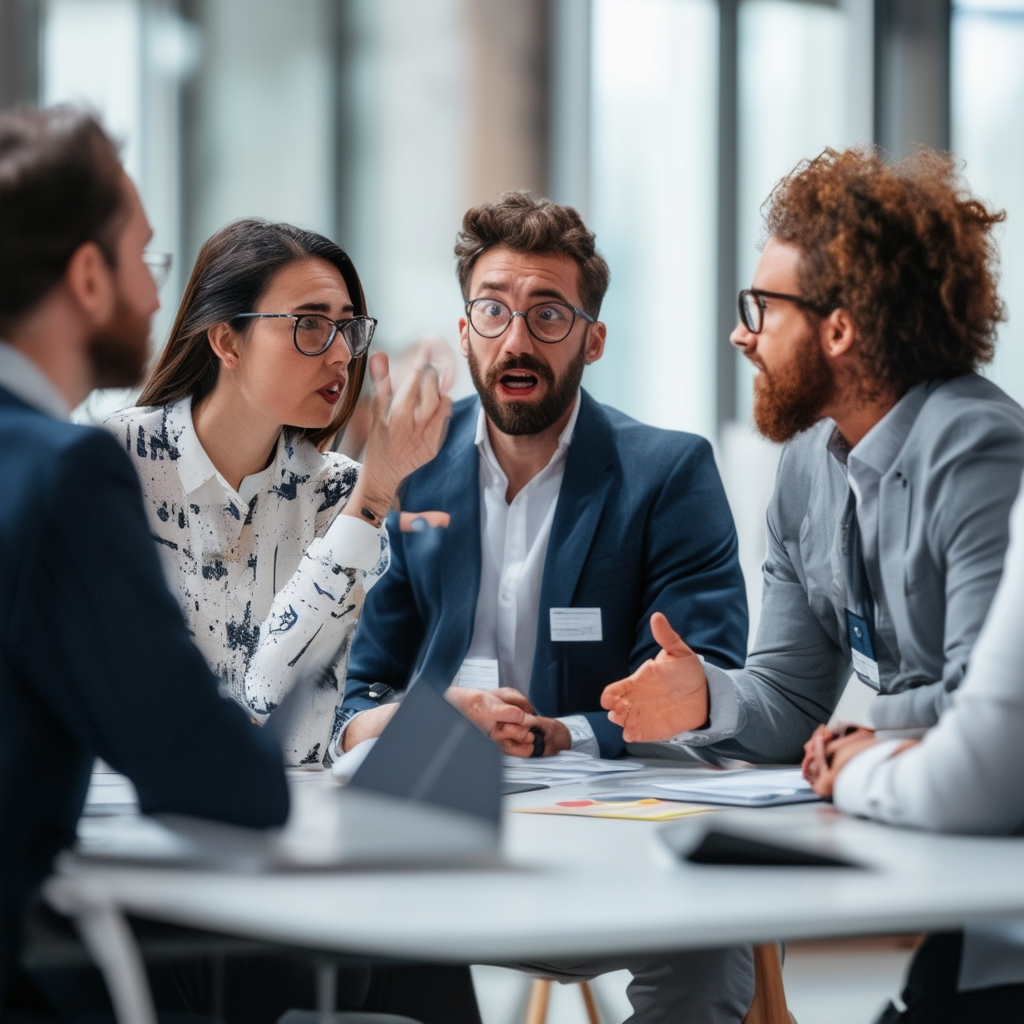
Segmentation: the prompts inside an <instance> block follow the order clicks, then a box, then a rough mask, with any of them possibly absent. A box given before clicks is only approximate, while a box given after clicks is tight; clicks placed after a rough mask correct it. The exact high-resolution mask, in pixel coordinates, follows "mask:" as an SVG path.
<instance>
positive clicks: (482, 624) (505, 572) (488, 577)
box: [466, 393, 599, 757]
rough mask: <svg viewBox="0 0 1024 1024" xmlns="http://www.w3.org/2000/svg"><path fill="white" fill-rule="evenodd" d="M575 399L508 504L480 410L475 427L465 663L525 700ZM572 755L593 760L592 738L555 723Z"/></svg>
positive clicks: (584, 724) (582, 720)
mask: <svg viewBox="0 0 1024 1024" xmlns="http://www.w3.org/2000/svg"><path fill="white" fill-rule="evenodd" d="M579 411H580V396H579V394H578V393H577V395H576V403H575V405H574V406H573V410H572V414H571V415H570V416H569V422H568V423H567V424H566V425H565V429H564V430H563V431H562V433H561V434H559V436H558V447H557V448H556V449H555V453H554V455H552V456H551V461H550V462H548V464H547V465H546V466H545V467H544V468H543V469H542V470H541V471H540V472H539V473H538V474H537V475H536V476H535V477H534V478H533V479H532V480H531V481H530V482H529V483H528V484H527V485H526V486H525V487H524V488H523V489H522V490H521V491H520V492H519V493H518V494H517V495H516V496H515V497H514V498H513V499H512V501H511V502H509V501H507V500H506V497H505V496H506V494H507V492H508V477H507V476H505V472H504V470H502V468H501V466H499V465H498V460H497V457H496V456H495V454H494V449H493V448H492V447H491V441H490V437H489V436H488V433H487V417H486V416H485V414H484V411H483V409H482V408H481V410H480V414H479V418H478V419H477V427H476V442H475V443H476V449H477V453H478V461H479V466H480V477H479V479H480V555H481V558H480V591H479V594H478V595H477V601H476V615H475V617H474V619H473V636H472V639H471V640H470V642H469V651H468V652H467V654H466V657H467V658H483V659H487V660H489V661H490V660H496V661H497V663H498V682H499V685H501V686H512V687H515V689H517V690H519V692H520V693H523V694H526V695H529V692H530V676H531V674H532V672H533V655H534V650H535V649H536V646H537V618H538V613H539V606H540V588H541V582H542V580H543V578H544V560H545V557H546V556H547V550H548V538H549V537H550V536H551V524H552V522H553V521H554V518H555V507H556V505H557V504H558V492H559V491H560V490H561V487H562V478H563V477H564V476H565V460H566V456H567V454H568V451H569V445H570V444H571V442H572V435H573V431H574V430H575V429H576V418H577V417H578V416H579ZM560 721H561V722H563V723H564V724H565V726H566V728H567V729H568V730H569V735H570V737H571V738H572V747H573V749H574V750H583V751H585V752H586V753H588V754H592V755H593V756H595V757H597V756H598V754H599V748H598V743H597V737H596V736H595V735H594V730H593V729H592V728H591V727H590V723H589V722H588V721H587V719H586V717H585V716H583V715H567V716H565V717H564V718H561V719H560Z"/></svg>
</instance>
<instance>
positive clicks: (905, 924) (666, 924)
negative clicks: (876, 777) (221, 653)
mask: <svg viewBox="0 0 1024 1024" xmlns="http://www.w3.org/2000/svg"><path fill="white" fill-rule="evenodd" d="M302 784H303V785H304V786H305V785H310V784H315V785H321V784H324V785H326V784H329V780H327V779H324V780H323V782H322V783H321V782H319V781H314V782H312V783H311V782H310V781H306V782H303V783H302ZM593 788H594V787H593V784H586V783H584V784H580V785H578V786H568V787H559V788H557V789H553V790H543V791H538V792H533V793H524V794H520V795H517V796H514V797H511V798H508V799H507V805H508V807H509V808H510V809H511V808H514V807H531V806H541V805H545V804H550V803H552V802H554V800H556V799H566V798H569V797H571V796H572V795H576V794H582V793H586V792H592V791H593ZM728 813H729V814H730V815H737V814H742V815H756V816H757V818H758V820H759V821H761V822H764V823H767V822H773V823H775V824H777V825H778V826H779V827H780V828H782V829H783V830H784V831H783V834H789V835H797V834H798V833H802V832H810V833H814V834H817V835H820V836H824V837H826V841H827V842H829V843H830V844H831V846H832V847H833V848H834V849H835V851H836V852H837V853H839V854H844V855H846V856H847V857H849V858H850V859H853V860H856V861H859V862H860V863H863V864H866V865H868V866H869V867H870V870H843V869H831V868H830V869H822V868H736V867H708V866H698V865H693V864H688V863H685V862H680V861H678V860H677V859H675V858H674V857H673V856H672V855H671V854H670V853H669V851H668V849H667V848H666V847H665V846H664V844H663V843H662V842H661V840H659V839H658V837H657V832H658V829H659V828H660V827H662V826H659V825H657V824H653V823H648V822H636V821H617V820H594V819H580V818H570V817H553V816H544V815H527V814H515V813H507V814H506V815H505V838H504V845H505V852H506V857H507V860H508V863H509V866H508V868H505V869H486V870H460V871H456V870H448V871H443V870H433V871H383V872H366V871H338V872H329V873H320V872H317V873H305V874H299V873H296V874H274V875H240V874H230V873H225V872H212V871H197V870H166V869H154V868H142V867H125V866H123V865H105V864H97V863H95V862H92V863H87V862H85V861H82V860H80V859H76V858H74V857H69V858H66V859H65V860H64V861H63V863H62V865H61V870H60V871H59V873H58V874H56V875H55V876H53V877H52V878H51V879H50V880H49V882H48V883H47V885H46V889H45V893H46V896H47V899H48V900H49V901H50V902H51V903H52V904H53V905H54V906H55V907H57V908H58V909H60V910H63V911H64V912H70V913H74V914H75V915H76V916H77V917H78V918H79V921H80V922H81V924H82V926H83V933H84V934H85V935H86V938H87V941H89V944H90V948H91V949H92V951H93V954H94V955H95V956H96V957H97V959H98V961H99V963H100V966H101V968H103V969H104V971H105V974H106V977H107V981H108V985H111V987H112V996H113V997H114V999H115V1006H117V1007H118V1011H119V1015H120V1016H123V1017H124V1019H126V1020H127V1019H131V1020H132V1021H137V1022H140V1024H142V1022H145V1021H148V1020H151V1019H152V1018H151V1017H147V1016H146V1015H145V1013H147V1012H148V1013H151V1010H147V1008H146V1006H145V1005H141V1007H140V1003H139V1000H140V999H142V1002H143V1004H144V1003H145V1000H146V998H148V997H146V996H145V983H144V974H143V972H142V968H141V964H140V963H139V961H138V956H137V952H133V946H134V944H133V942H132V940H131V937H130V931H129V930H128V928H127V926H126V924H125V922H124V919H123V917H122V916H121V914H122V912H129V913H133V914H137V915H140V916H143V917H147V918H153V919H156V920H159V921H167V922H173V923H177V924H182V925H188V926H192V927H199V928H209V929H212V930H216V931H219V932H224V933H229V934H237V935H241V936H247V937H255V938H261V939H266V940H270V941H276V942H283V943H289V944H294V945H297V946H306V947H310V948H316V949H327V950H336V951H339V952H350V953H363V954H375V955H382V956H391V957H407V958H413V959H418V960H435V961H444V960H447V961H453V962H462V963H480V962H504V961H516V960H536V959H544V958H548V957H555V956H586V955H591V954H593V955H606V954H610V953H627V952H636V951H645V950H646V951H650V950H658V949H679V948H686V947H707V946H717V945H727V944H732V943H737V942H762V941H770V940H776V939H797V938H815V937H825V936H847V935H856V934H879V933H885V932H905V931H910V930H933V929H938V928H949V927H954V926H959V925H961V924H963V923H965V922H967V921H971V920H977V919H981V918H991V917H997V916H1002V915H1024V870H1022V867H1024V839H978V838H966V837H953V836H935V835H928V834H924V833H917V832H912V831H906V830H898V829H893V828H889V827H886V826H881V825H877V824H874V823H870V822H865V821H858V820H853V819H849V818H845V817H843V816H842V815H839V814H838V813H836V812H835V811H833V810H832V809H831V807H828V806H825V805H819V804H812V805H803V806H799V807H790V808H776V809H773V810H759V811H749V812H734V811H730V812H728ZM125 958H127V960H129V961H132V962H131V963H129V964H128V967H127V969H126V967H125V964H126V962H127V961H126V959H125ZM133 958H134V960H133ZM133 971H134V975H133V974H132V972H133ZM118 974H120V978H118V977H117V975H118ZM140 985H141V989H142V992H143V995H142V996H139V995H138V993H136V994H135V995H132V991H131V990H132V987H133V986H135V988H136V989H138V988H139V986H140ZM133 1000H134V1001H133ZM128 1014H131V1016H130V1017H129V1016H128Z"/></svg>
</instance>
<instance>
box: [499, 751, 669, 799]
mask: <svg viewBox="0 0 1024 1024" xmlns="http://www.w3.org/2000/svg"><path fill="white" fill-rule="evenodd" d="M643 767H644V766H643V765H642V764H640V763H639V762H637V761H609V760H605V759H603V758H600V757H591V756H590V755H589V754H584V753H583V752H582V751H580V750H563V751H562V752H561V753H560V754H555V756H554V757H537V758H526V757H511V756H509V755H506V756H505V759H504V772H503V778H504V780H505V781H506V782H535V783H537V784H539V785H540V784H542V785H545V786H560V785H564V784H568V783H570V782H584V781H586V780H587V779H593V778H597V777H598V776H601V775H615V774H617V773H625V772H638V771H640V770H641V769H642V768H643ZM669 799H671V797H670V798H669Z"/></svg>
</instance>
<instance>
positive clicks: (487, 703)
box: [445, 686, 572, 757]
mask: <svg viewBox="0 0 1024 1024" xmlns="http://www.w3.org/2000/svg"><path fill="white" fill-rule="evenodd" d="M445 696H446V697H447V698H448V700H449V701H450V702H451V703H452V704H453V705H454V706H455V707H456V708H458V710H459V711H461V712H462V714H464V715H465V716H466V717H467V718H468V719H469V720H470V721H471V722H473V724H474V725H476V727H477V728H478V729H480V730H481V731H482V732H485V733H486V734H487V735H488V736H490V738H491V739H492V740H494V742H495V743H497V744H498V746H499V747H501V750H502V752H503V753H505V754H512V755H514V756H516V757H532V756H533V744H534V740H535V738H536V735H535V734H534V733H533V732H532V731H531V730H532V729H539V730H540V731H541V734H542V735H543V737H544V756H545V757H549V756H550V755H552V754H557V753H558V752H559V751H560V750H568V749H569V748H570V747H571V746H572V738H571V737H570V736H569V730H568V729H567V728H566V726H565V725H564V723H562V722H560V721H558V719H557V718H544V717H542V716H541V715H538V714H537V712H536V710H535V709H534V707H533V705H532V704H531V703H530V701H529V700H528V699H527V698H526V697H525V696H524V695H523V694H521V693H520V692H519V691H518V690H517V689H515V688H514V687H511V686H499V687H498V688H497V689H496V690H478V689H475V688H473V687H470V686H449V687H448V690H447V691H446V693H445Z"/></svg>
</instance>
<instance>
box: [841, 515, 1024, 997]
mask: <svg viewBox="0 0 1024 1024" xmlns="http://www.w3.org/2000/svg"><path fill="white" fill-rule="evenodd" d="M1021 608H1024V498H1022V497H1018V499H1017V502H1016V504H1015V505H1014V507H1013V512H1012V513H1011V517H1010V545H1009V547H1008V549H1007V552H1006V562H1005V567H1004V570H1003V576H1002V580H1001V582H1000V584H999V588H998V590H997V591H996V594H995V597H994V598H993V600H992V606H991V608H990V609H989V613H988V617H987V618H986V620H985V625H984V627H983V628H982V630H981V633H980V634H979V635H978V640H977V642H976V644H975V646H974V650H973V651H972V653H971V661H970V665H969V667H968V669H967V674H966V675H965V676H964V679H963V682H962V683H961V684H960V686H959V688H958V689H957V691H956V693H955V694H954V696H953V702H952V705H951V706H950V707H949V708H948V709H947V710H946V712H945V713H944V714H943V715H942V717H941V719H940V720H939V723H938V725H936V726H935V727H934V728H933V729H932V730H931V731H930V732H929V733H928V734H927V736H926V737H925V738H924V740H923V741H922V742H921V744H920V745H919V746H917V747H914V748H912V749H911V750H908V751H906V752H905V753H903V754H900V755H899V756H898V757H893V756H892V755H893V753H894V751H895V749H896V746H897V744H898V742H899V741H898V740H888V741H885V742H882V743H879V744H877V745H876V746H874V747H869V748H868V749H867V750H866V751H864V752H863V753H862V754H859V755H858V756H857V757H855V758H853V760H851V761H850V762H849V764H847V765H846V767H845V768H843V770H842V771H841V772H840V773H839V776H838V777H837V779H836V785H835V792H834V794H833V799H834V801H835V805H836V806H837V807H838V808H840V810H843V811H845V812H847V813H848V814H859V815H862V816H864V817H867V818H875V819H877V820H879V821H887V822H892V823H893V824H896V825H909V826H914V827H917V828H927V829H934V830H939V831H945V832H975V833H989V834H997V835H998V834H1006V833H1009V832H1013V831H1019V830H1020V828H1021V826H1022V825H1024V743H1022V742H1021V737H1022V736H1024V629H1021ZM959 981H960V988H961V989H974V988H985V987H987V986H989V985H1003V984H1020V983H1024V921H1022V920H1016V921H1010V922H1003V921H1001V922H998V923H995V924H992V925H972V926H970V927H969V928H966V929H965V934H964V947H963V954H962V957H961V964H960V979H959Z"/></svg>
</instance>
